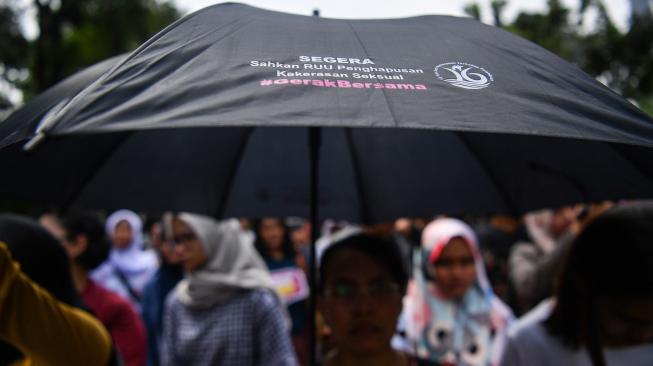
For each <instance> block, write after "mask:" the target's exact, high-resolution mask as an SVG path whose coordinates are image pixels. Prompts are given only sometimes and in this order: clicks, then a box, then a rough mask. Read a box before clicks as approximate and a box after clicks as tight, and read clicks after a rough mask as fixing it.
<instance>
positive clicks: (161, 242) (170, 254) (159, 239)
mask: <svg viewBox="0 0 653 366" xmlns="http://www.w3.org/2000/svg"><path fill="white" fill-rule="evenodd" d="M150 237H151V238H152V247H153V248H154V249H155V250H157V251H158V252H159V253H161V257H162V258H163V260H164V262H165V263H168V264H171V265H177V264H180V263H181V257H180V256H179V253H178V251H177V250H175V246H174V241H173V240H172V238H166V235H165V234H164V232H163V228H162V226H161V224H160V223H155V224H154V225H152V228H151V229H150Z"/></svg>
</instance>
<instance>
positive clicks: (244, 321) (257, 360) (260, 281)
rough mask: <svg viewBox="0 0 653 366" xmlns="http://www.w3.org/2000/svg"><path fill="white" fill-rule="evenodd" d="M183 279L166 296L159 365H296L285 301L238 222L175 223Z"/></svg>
mask: <svg viewBox="0 0 653 366" xmlns="http://www.w3.org/2000/svg"><path fill="white" fill-rule="evenodd" d="M173 233H174V240H175V244H176V246H175V249H176V250H178V251H179V254H180V255H181V257H182V265H183V266H184V270H185V271H186V277H185V278H184V279H183V280H182V281H181V282H180V283H179V284H178V285H177V287H176V288H175V289H174V290H173V291H172V292H171V294H170V295H169V296H168V299H167V301H166V309H165V312H164V320H163V336H162V347H161V364H162V365H230V366H231V365H247V366H249V365H272V366H274V365H293V366H294V365H296V364H297V362H296V359H295V355H294V352H293V350H292V344H291V342H290V330H289V328H288V326H287V323H286V316H285V314H284V312H283V305H282V304H281V302H280V300H279V298H278V297H277V295H276V294H275V292H274V289H273V286H272V284H271V281H270V276H269V273H268V271H267V268H266V266H265V263H264V262H263V260H262V259H261V257H260V256H259V254H258V253H257V252H256V249H255V248H254V246H253V245H252V243H250V242H243V241H242V240H241V239H240V238H241V235H240V226H239V224H238V222H237V221H235V220H231V221H224V222H218V221H215V220H213V219H211V218H209V217H205V216H200V215H194V214H188V213H182V214H180V215H178V216H177V217H175V219H174V220H173Z"/></svg>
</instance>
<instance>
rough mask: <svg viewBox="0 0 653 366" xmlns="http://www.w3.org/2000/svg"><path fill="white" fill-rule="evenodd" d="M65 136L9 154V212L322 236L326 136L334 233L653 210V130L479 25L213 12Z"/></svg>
mask: <svg viewBox="0 0 653 366" xmlns="http://www.w3.org/2000/svg"><path fill="white" fill-rule="evenodd" d="M372 68H374V69H372ZM289 72H293V73H294V74H292V75H290V74H288V73H289ZM311 73H314V74H313V75H312V74H311ZM317 73H322V74H321V76H318V74H317ZM325 73H331V75H330V76H329V75H327V74H325ZM333 73H338V74H339V75H338V76H334V75H333ZM340 74H342V75H340ZM354 74H356V75H354ZM370 75H371V76H370ZM398 77H401V79H398ZM457 77H458V78H459V79H460V80H462V81H460V82H458V81H455V80H456V78H457ZM482 79H484V80H485V81H483V80H482ZM474 80H476V81H479V82H480V83H475V82H474ZM366 83H367V84H366ZM268 84H270V85H268ZM377 84H378V85H377ZM334 85H335V86H334ZM52 122H53V125H52V126H51V128H49V129H48V130H47V131H46V135H47V136H48V137H47V138H46V139H45V142H44V143H42V144H41V145H39V146H38V147H36V149H35V150H33V151H31V153H29V154H26V153H25V152H23V151H22V147H23V145H24V143H25V142H26V139H22V140H21V141H18V142H16V143H14V144H12V145H9V146H5V147H4V148H2V149H0V166H2V167H3V168H4V169H5V170H6V171H8V172H11V173H12V175H11V176H12V179H11V180H6V181H3V182H2V184H0V197H12V198H14V199H21V198H22V199H30V200H34V201H39V202H43V201H45V202H48V203H52V204H57V205H64V206H68V205H80V206H85V207H89V208H103V209H110V210H111V209H119V208H122V207H126V206H128V207H131V208H133V209H136V210H146V211H165V210H169V209H173V210H179V211H190V212H196V213H202V214H206V215H211V216H215V217H262V216H281V217H284V216H300V217H308V216H309V202H310V192H311V190H310V184H309V177H310V166H311V164H312V162H311V161H309V156H310V154H309V145H308V142H309V138H308V137H309V136H308V135H309V133H308V130H309V127H311V126H320V127H322V128H321V129H319V131H320V133H321V145H320V146H319V152H320V156H321V159H320V162H319V173H320V182H319V194H320V197H319V205H320V207H319V214H320V217H321V218H338V219H346V220H350V221H355V222H367V223H373V222H380V221H386V220H389V219H394V218H396V217H402V216H407V217H416V216H424V217H429V216H432V215H433V214H436V213H445V214H451V215H457V214H461V213H479V214H483V213H508V214H519V213H523V212H528V211H532V210H534V209H538V208H543V207H556V206H561V205H564V204H570V203H577V202H588V201H602V200H605V199H627V198H651V197H653V168H652V166H653V165H652V164H650V162H651V161H653V150H652V149H651V148H650V147H652V146H653V121H652V120H651V119H650V118H649V117H648V116H646V115H645V114H644V113H642V112H641V111H639V110H638V109H637V108H636V107H634V106H633V105H632V104H631V103H629V102H628V101H627V100H625V99H624V98H622V97H620V96H618V95H617V94H615V93H613V92H611V91H610V90H609V89H607V88H606V87H605V86H603V85H602V84H600V83H599V82H597V81H596V80H594V79H593V78H591V77H589V76H588V75H586V74H584V73H583V72H582V71H581V70H580V69H579V68H578V67H576V66H574V65H572V64H570V63H567V62H565V61H563V60H562V59H560V58H559V57H557V56H555V55H553V54H552V53H550V52H548V51H546V50H544V49H543V48H541V47H539V46H537V45H535V44H533V43H531V42H528V41H526V40H524V39H521V38H519V37H518V36H516V35H513V34H511V33H509V32H506V31H504V30H501V29H499V28H495V27H491V26H488V25H484V24H482V23H480V22H477V21H475V20H472V19H467V18H456V17H448V16H423V17H414V18H406V19H390V20H337V19H326V18H318V17H304V16H298V15H289V14H283V13H276V12H270V11H265V10H261V9H256V8H253V7H250V6H246V5H239V4H220V5H215V6H211V7H208V8H206V9H204V10H201V11H199V12H196V13H194V14H191V15H189V16H186V17H185V18H183V19H181V20H179V21H178V22H176V23H174V24H173V25H171V26H170V27H168V28H166V29H165V30H163V31H162V32H160V33H159V34H157V35H156V36H154V37H153V38H152V39H150V40H149V41H147V42H146V43H145V44H143V45H142V46H141V47H139V48H138V49H137V50H135V51H134V52H133V53H131V54H130V55H129V56H127V57H126V58H125V59H123V60H122V61H120V62H119V63H118V65H117V66H116V67H115V68H113V69H112V70H111V71H109V72H108V73H106V74H104V75H103V77H102V79H101V80H99V81H98V82H97V83H95V84H93V86H91V87H89V88H87V89H85V90H83V91H82V92H81V93H80V94H79V95H77V97H76V98H75V100H74V101H73V102H71V103H70V104H69V105H68V106H66V107H65V108H64V109H63V110H61V112H60V113H58V114H57V115H56V116H54V117H53V120H52ZM190 127H192V128H190ZM215 127H221V128H215ZM0 131H2V130H0ZM10 132H11V131H5V133H3V134H0V141H2V139H3V138H4V137H5V136H4V135H5V134H7V133H10ZM11 141H15V140H11ZM0 146H2V145H0ZM54 177H56V179H54ZM272 178H273V179H272ZM108 192H110V194H108Z"/></svg>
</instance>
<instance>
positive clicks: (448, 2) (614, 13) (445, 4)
mask: <svg viewBox="0 0 653 366" xmlns="http://www.w3.org/2000/svg"><path fill="white" fill-rule="evenodd" d="M507 1H508V5H507V6H506V10H505V13H504V17H505V19H504V21H507V22H509V21H511V20H512V19H513V18H514V17H515V15H517V14H518V13H519V12H520V11H543V10H545V9H546V3H547V1H546V0H507ZM173 2H174V3H175V4H177V7H178V8H179V9H181V10H182V11H184V12H190V11H194V10H198V9H201V8H203V7H206V6H208V5H211V4H216V3H220V2H222V1H216V0H173ZM239 2H241V3H245V4H249V5H253V6H257V7H260V8H264V9H269V10H276V11H283V12H287V13H295V14H303V15H311V14H312V12H313V9H319V10H320V13H321V16H323V17H327V18H348V19H352V18H397V17H407V16H414V15H426V14H448V15H459V16H463V15H465V14H464V12H463V9H464V7H465V5H467V4H470V3H474V2H476V3H478V4H479V5H481V9H482V12H483V21H484V22H486V23H492V19H491V17H492V12H491V9H490V2H491V0H400V1H382V0H244V1H239ZM562 3H563V4H565V5H566V6H567V7H570V8H573V9H577V8H578V6H579V4H580V0H562ZM604 3H605V4H606V6H607V7H608V11H609V12H610V15H611V17H612V18H613V21H615V22H616V23H617V24H618V26H619V27H620V28H622V29H625V28H626V25H627V21H628V16H629V14H630V3H629V1H628V0H604Z"/></svg>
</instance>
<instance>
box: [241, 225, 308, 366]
mask: <svg viewBox="0 0 653 366" xmlns="http://www.w3.org/2000/svg"><path fill="white" fill-rule="evenodd" d="M254 228H255V233H256V240H255V241H254V245H255V246H256V249H257V250H258V252H259V253H260V254H261V256H262V257H263V260H264V261H265V264H266V266H267V267H268V269H269V270H270V275H271V277H272V283H273V285H274V287H275V289H276V290H277V293H278V294H279V296H280V297H281V298H282V299H283V301H284V303H285V304H286V306H287V309H288V313H290V317H291V320H292V330H291V334H292V341H293V346H294V348H295V352H296V353H297V355H298V358H299V360H300V363H301V364H302V365H306V364H308V337H307V334H306V327H307V324H306V306H307V304H306V298H307V297H308V295H309V290H308V281H307V280H306V275H305V273H304V269H303V268H304V265H305V264H304V262H303V257H302V256H301V255H298V254H297V252H296V251H295V248H294V245H293V243H292V241H291V240H290V234H289V232H288V228H287V227H286V226H285V225H284V223H283V221H282V220H281V219H279V218H263V219H261V220H258V221H256V222H255V223H254Z"/></svg>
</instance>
